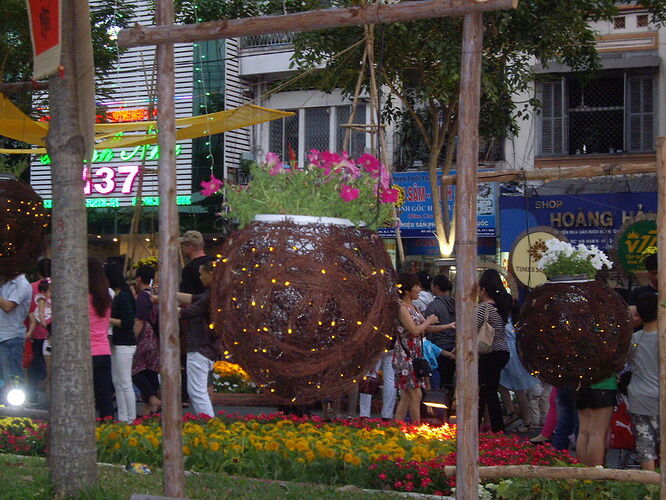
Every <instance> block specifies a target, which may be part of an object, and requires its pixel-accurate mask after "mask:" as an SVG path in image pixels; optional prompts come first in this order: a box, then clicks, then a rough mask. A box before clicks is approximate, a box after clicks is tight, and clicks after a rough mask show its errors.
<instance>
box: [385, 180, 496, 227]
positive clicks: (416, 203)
mask: <svg viewBox="0 0 666 500" xmlns="http://www.w3.org/2000/svg"><path fill="white" fill-rule="evenodd" d="M441 180H442V175H441V172H440V173H439V175H438V179H437V185H438V186H441ZM393 184H394V185H395V186H398V190H399V191H400V200H399V201H398V204H396V207H397V209H398V213H399V217H400V235H401V236H402V237H403V238H430V237H432V236H433V235H434V234H435V218H434V217H433V211H432V191H431V189H430V178H429V175H428V172H399V173H396V174H393ZM446 198H447V205H448V207H449V216H450V217H453V210H454V205H455V186H448V188H447V196H446ZM400 202H402V203H401V204H400ZM496 207H497V184H496V183H490V182H487V183H486V182H482V183H479V190H478V195H477V236H478V237H479V238H481V237H495V236H497V233H496ZM377 232H378V233H379V234H380V236H383V237H385V238H395V229H393V228H379V229H378V230H377Z"/></svg>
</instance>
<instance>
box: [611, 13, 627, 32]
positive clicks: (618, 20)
mask: <svg viewBox="0 0 666 500" xmlns="http://www.w3.org/2000/svg"><path fill="white" fill-rule="evenodd" d="M626 25H627V20H626V18H625V17H624V16H620V17H614V18H613V28H615V29H616V30H622V29H624V28H625V27H626Z"/></svg>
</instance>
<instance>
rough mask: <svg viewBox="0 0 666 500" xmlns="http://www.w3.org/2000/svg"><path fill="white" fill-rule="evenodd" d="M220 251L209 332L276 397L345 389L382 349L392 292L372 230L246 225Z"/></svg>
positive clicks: (385, 259)
mask: <svg viewBox="0 0 666 500" xmlns="http://www.w3.org/2000/svg"><path fill="white" fill-rule="evenodd" d="M221 255H222V258H221V260H220V261H219V262H218V263H217V266H216V271H215V282H214V285H213V289H212V294H211V309H212V317H213V322H214V328H215V330H216V331H217V332H218V333H219V334H220V336H221V338H222V342H223V345H224V348H225V349H226V351H227V353H228V355H230V356H231V357H232V359H233V360H234V362H236V363H238V364H240V365H241V366H242V367H243V368H244V369H245V370H246V371H247V372H248V373H249V374H250V375H251V377H252V379H253V380H254V381H255V382H256V383H258V384H259V386H260V387H261V388H262V391H263V392H266V393H268V394H271V395H272V396H273V397H274V398H275V399H276V400H277V401H279V402H281V403H283V404H307V403H311V402H314V401H317V400H321V399H325V398H331V397H335V396H337V395H340V394H344V393H346V392H348V391H349V390H350V389H351V388H352V386H353V385H354V383H356V382H358V380H360V378H362V377H363V375H364V374H365V373H366V371H367V369H368V367H369V366H370V365H371V364H373V363H374V361H375V360H376V359H377V358H378V357H379V355H380V354H382V353H383V352H384V350H385V349H388V343H389V341H390V338H391V336H392V335H393V332H394V329H395V325H396V322H397V317H398V312H397V305H398V298H397V294H396V289H395V277H394V272H393V270H392V266H391V262H390V258H389V256H388V254H387V253H386V250H385V248H384V244H383V242H382V240H381V239H380V238H379V237H378V236H377V235H376V233H374V232H372V231H369V230H363V229H356V228H353V227H352V228H350V227H340V226H334V225H315V224H309V225H296V224H293V223H291V222H278V223H260V222H254V223H252V224H250V225H249V226H248V227H246V228H245V229H243V230H241V231H238V232H236V233H234V235H233V236H232V237H231V238H229V239H228V240H227V241H226V242H225V244H224V246H223V248H222V252H221ZM225 354H226V353H225Z"/></svg>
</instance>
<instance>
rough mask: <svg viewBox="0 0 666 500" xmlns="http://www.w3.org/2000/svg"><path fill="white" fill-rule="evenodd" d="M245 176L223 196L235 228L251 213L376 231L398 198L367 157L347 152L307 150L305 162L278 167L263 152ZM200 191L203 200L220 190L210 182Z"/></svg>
mask: <svg viewBox="0 0 666 500" xmlns="http://www.w3.org/2000/svg"><path fill="white" fill-rule="evenodd" d="M250 176H251V180H250V182H249V184H248V185H247V186H233V187H228V188H227V191H226V196H227V203H228V204H229V206H230V208H231V213H232V214H233V215H234V216H235V217H237V218H238V219H239V221H240V225H241V227H243V226H245V225H246V224H247V223H249V222H250V221H252V219H253V217H254V216H255V215H256V214H291V215H312V216H316V217H341V218H345V219H349V220H351V221H352V222H353V223H354V224H356V225H362V224H367V225H368V226H370V227H377V226H379V225H382V224H386V223H387V222H389V221H390V220H391V204H392V203H395V201H396V200H397V198H398V191H397V190H396V189H393V188H392V187H391V185H390V174H389V171H388V169H387V168H386V167H385V166H384V165H382V164H381V163H380V161H379V160H378V159H377V158H375V157H374V156H372V155H370V154H364V155H362V156H360V157H359V158H358V159H356V160H354V159H353V158H351V157H350V156H349V155H348V154H347V153H341V154H338V153H333V152H330V151H321V152H320V151H317V150H315V149H313V150H312V151H310V153H309V154H308V161H307V163H306V164H305V165H303V166H299V165H298V164H297V163H296V161H294V160H293V159H292V161H290V162H283V161H282V160H281V159H280V157H279V156H278V155H276V154H275V153H268V154H267V155H266V160H265V161H264V162H263V163H260V164H253V165H251V166H250ZM204 184H205V185H204ZM202 186H204V189H203V190H202V191H201V192H202V194H203V195H204V196H210V195H212V194H215V193H217V192H218V191H219V189H220V188H221V184H220V181H219V179H215V178H213V177H211V180H210V181H208V182H205V183H203V184H202ZM216 187H217V190H216Z"/></svg>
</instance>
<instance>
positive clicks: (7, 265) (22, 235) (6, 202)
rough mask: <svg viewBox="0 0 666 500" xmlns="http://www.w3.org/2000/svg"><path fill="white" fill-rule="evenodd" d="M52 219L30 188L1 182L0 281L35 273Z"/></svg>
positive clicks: (20, 184) (13, 180)
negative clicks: (33, 270)
mask: <svg viewBox="0 0 666 500" xmlns="http://www.w3.org/2000/svg"><path fill="white" fill-rule="evenodd" d="M48 224H49V215H48V213H47V212H46V210H45V209H44V200H42V198H41V197H40V196H39V195H38V194H37V193H35V191H34V190H33V189H32V187H30V186H29V185H28V184H25V183H24V182H20V181H17V180H15V179H6V178H0V279H1V278H12V277H14V276H17V275H19V274H21V273H25V272H26V271H28V270H30V269H32V268H33V267H34V266H35V264H36V263H37V259H39V257H41V256H42V255H43V254H44V234H45V231H46V228H47V227H48Z"/></svg>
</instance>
